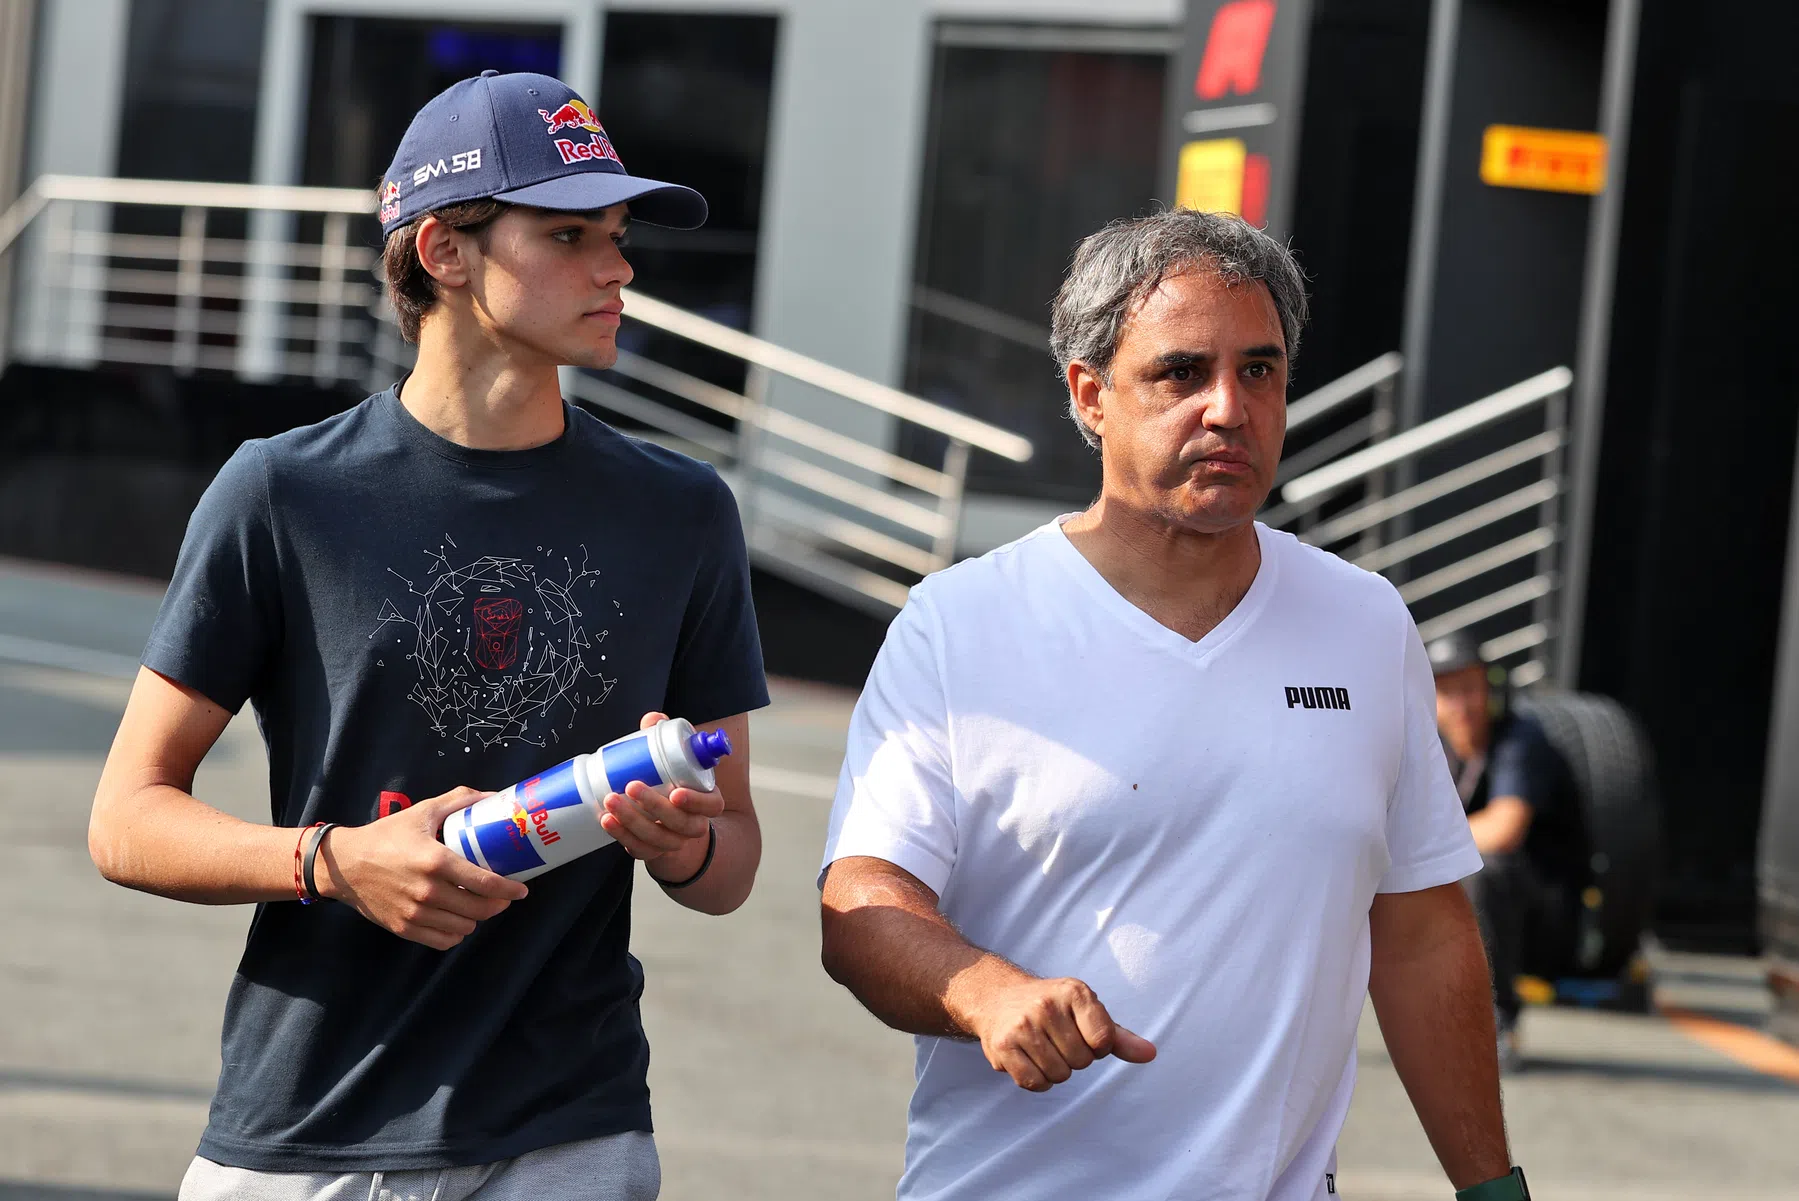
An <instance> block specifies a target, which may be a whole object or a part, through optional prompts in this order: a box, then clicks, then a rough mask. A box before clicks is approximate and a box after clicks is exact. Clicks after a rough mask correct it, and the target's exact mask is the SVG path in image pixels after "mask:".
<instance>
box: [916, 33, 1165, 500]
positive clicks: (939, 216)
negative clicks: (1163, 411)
mask: <svg viewBox="0 0 1799 1201" xmlns="http://www.w3.org/2000/svg"><path fill="white" fill-rule="evenodd" d="M1098 32H1099V34H1100V36H1102V37H1103V38H1104V41H1105V43H1107V44H1108V45H1109V46H1110V47H1113V48H1107V49H1091V48H1088V47H1094V46H1096V45H1098V39H1097V38H1096V37H1095V36H1094V32H1093V31H1079V30H1069V31H1065V32H1064V31H1055V30H1045V29H1031V28H1018V29H1015V30H1007V29H994V28H992V27H974V26H967V25H959V24H955V23H945V24H944V25H942V26H940V27H939V30H938V45H937V49H936V55H935V60H936V61H935V64H934V67H933V72H932V75H933V79H932V86H931V111H930V124H929V128H928V134H927V138H928V140H927V143H926V150H925V173H924V186H923V195H922V200H921V204H920V211H919V232H918V250H917V263H916V267H915V268H914V273H913V279H914V291H913V306H912V321H911V330H910V338H909V342H908V347H907V369H906V372H907V386H908V387H909V388H910V389H911V390H912V391H914V392H916V393H918V394H919V395H921V396H924V397H927V398H929V399H931V400H935V401H937V402H938V403H940V404H945V405H948V406H950V407H952V408H956V409H960V410H962V411H963V412H966V413H969V414H972V415H973V416H976V417H979V418H981V419H983V420H985V421H991V422H993V423H994V424H995V425H1000V426H1004V427H1005V428H1007V429H1011V430H1016V431H1018V432H1019V433H1021V434H1023V435H1024V436H1025V437H1027V438H1029V439H1031V441H1032V442H1033V443H1034V444H1035V446H1036V456H1035V457H1034V458H1033V459H1032V460H1031V461H1030V462H1029V463H1025V464H1022V465H1018V464H1012V463H1007V462H1004V461H1003V460H1000V459H996V458H994V457H992V456H988V455H977V456H975V458H974V461H973V464H972V467H971V470H970V473H969V486H970V487H971V488H974V489H976V490H978V491H983V492H1002V493H1010V494H1014V495H1021V496H1038V497H1043V498H1046V499H1051V500H1057V501H1069V502H1080V501H1084V500H1087V499H1089V498H1091V497H1092V496H1093V494H1094V492H1095V491H1096V490H1097V488H1098V484H1099V464H1098V459H1097V457H1096V456H1095V455H1094V454H1093V453H1092V452H1091V451H1089V450H1088V449H1087V447H1086V444H1085V443H1084V442H1082V440H1081V437H1080V435H1079V433H1077V432H1076V431H1075V429H1074V428H1073V426H1072V425H1071V424H1070V423H1069V421H1068V419H1067V417H1066V416H1065V414H1066V412H1067V393H1066V391H1065V390H1064V389H1063V387H1062V384H1061V381H1060V380H1059V379H1058V378H1057V376H1056V369H1055V363H1054V361H1053V360H1052V359H1051V358H1050V354H1049V343H1048V337H1049V309H1050V302H1051V300H1052V299H1053V297H1054V296H1055V291H1056V288H1057V286H1058V285H1059V284H1060V283H1061V279H1062V273H1063V271H1064V270H1065V269H1066V268H1067V265H1068V258H1069V255H1070V253H1071V252H1072V251H1073V249H1074V246H1075V243H1076V242H1078V241H1080V239H1081V238H1083V237H1085V236H1087V235H1088V234H1090V233H1092V232H1093V231H1095V230H1096V229H1098V228H1099V227H1100V226H1102V225H1104V224H1105V223H1106V222H1107V221H1109V220H1111V219H1112V218H1114V217H1123V216H1131V215H1133V214H1138V213H1143V212H1147V211H1149V210H1150V208H1151V205H1152V203H1153V201H1154V197H1155V191H1156V180H1157V176H1158V172H1159V170H1160V150H1161V137H1162V106H1163V100H1164V90H1165V78H1166V75H1167V66H1168V57H1167V53H1166V50H1165V49H1164V48H1163V47H1165V46H1166V45H1167V44H1168V42H1169V41H1170V38H1169V37H1168V35H1165V34H1162V33H1159V32H1155V31H1146V32H1143V33H1140V34H1139V33H1137V32H1135V31H1128V30H1108V31H1098ZM1058 33H1060V34H1062V36H1060V37H1058V36H1056V35H1057V34H1058ZM1133 46H1140V47H1141V49H1140V50H1137V49H1133V48H1132V47H1133ZM906 437H907V451H908V453H913V454H916V455H918V456H919V457H920V458H921V459H923V460H925V461H933V460H934V459H935V455H934V453H933V449H934V448H933V447H932V446H931V444H930V439H929V437H928V436H926V435H922V434H919V433H917V432H916V431H909V432H908V434H907V435H906ZM936 461H940V460H936Z"/></svg>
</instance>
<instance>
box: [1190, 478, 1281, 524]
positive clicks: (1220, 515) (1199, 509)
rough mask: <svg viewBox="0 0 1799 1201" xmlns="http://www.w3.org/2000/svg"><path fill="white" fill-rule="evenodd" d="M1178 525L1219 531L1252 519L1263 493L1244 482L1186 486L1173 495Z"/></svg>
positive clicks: (1262, 499) (1258, 507)
mask: <svg viewBox="0 0 1799 1201" xmlns="http://www.w3.org/2000/svg"><path fill="white" fill-rule="evenodd" d="M1174 499H1175V505H1176V508H1177V509H1178V510H1179V512H1180V514H1181V524H1182V525H1184V526H1187V527H1188V528H1189V529H1203V530H1206V531H1207V532H1210V533H1221V532H1223V531H1225V530H1230V529H1235V528H1236V527H1238V526H1241V525H1245V524H1247V523H1249V522H1251V521H1254V520H1255V516H1256V512H1257V511H1258V510H1259V509H1261V507H1262V502H1263V501H1264V500H1265V499H1267V494H1266V493H1264V492H1262V491H1261V490H1260V489H1258V488H1254V487H1251V486H1249V485H1248V484H1247V483H1245V484H1215V483H1214V484H1204V485H1198V486H1195V485H1191V484H1190V485H1188V486H1187V487H1184V488H1182V489H1180V491H1179V492H1178V493H1177V494H1176V496H1175V498H1174Z"/></svg>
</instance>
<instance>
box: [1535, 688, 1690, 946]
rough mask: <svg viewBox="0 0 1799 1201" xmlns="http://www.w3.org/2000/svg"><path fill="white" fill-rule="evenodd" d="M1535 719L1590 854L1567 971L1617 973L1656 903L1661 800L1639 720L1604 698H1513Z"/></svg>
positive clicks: (1543, 694)
mask: <svg viewBox="0 0 1799 1201" xmlns="http://www.w3.org/2000/svg"><path fill="white" fill-rule="evenodd" d="M1514 703H1515V704H1516V705H1517V708H1518V710H1519V712H1521V713H1524V714H1526V715H1528V716H1530V717H1533V718H1535V719H1536V720H1537V722H1538V724H1540V725H1541V726H1542V727H1543V732H1544V734H1545V735H1546V736H1547V737H1548V739H1549V743H1550V745H1551V746H1553V747H1554V748H1555V749H1556V751H1557V752H1559V753H1560V754H1561V756H1562V758H1563V759H1564V760H1566V761H1567V764H1568V769H1569V771H1570V772H1571V773H1572V774H1573V777H1574V785H1575V789H1576V791H1577V792H1578V793H1579V794H1580V804H1581V814H1582V817H1583V819H1584V821H1585V824H1586V831H1587V839H1588V843H1589V846H1590V848H1591V853H1592V877H1591V881H1590V883H1591V886H1592V888H1593V889H1594V890H1596V891H1594V892H1589V893H1588V894H1587V896H1586V897H1585V899H1584V904H1583V907H1582V912H1581V914H1580V927H1581V929H1580V934H1579V936H1578V938H1577V940H1576V945H1575V948H1574V964H1573V966H1574V969H1575V971H1576V972H1577V973H1578V974H1580V975H1582V976H1618V975H1620V974H1621V973H1623V972H1624V971H1625V970H1626V969H1627V968H1628V967H1629V965H1630V962H1631V959H1632V957H1633V956H1634V955H1635V954H1636V951H1637V947H1638V943H1639V941H1640V939H1641V937H1642V934H1643V931H1644V929H1645V928H1647V926H1648V924H1649V915H1650V909H1651V907H1652V905H1653V904H1654V901H1655V888H1656V879H1657V876H1658V873H1659V869H1660V865H1661V849H1662V848H1661V843H1662V839H1661V801H1660V796H1659V793H1658V791H1657V788H1656V778H1655V756H1654V752H1653V751H1652V750H1651V748H1650V745H1649V738H1648V736H1647V734H1645V733H1644V731H1643V727H1642V725H1641V724H1640V723H1639V722H1638V721H1637V720H1636V718H1634V717H1633V716H1631V714H1630V712H1629V711H1628V710H1626V709H1625V708H1624V706H1622V705H1620V704H1619V703H1618V702H1617V701H1614V700H1612V699H1611V698H1610V697H1603V696H1596V695H1593V694H1591V693H1581V692H1559V691H1551V690H1547V689H1545V690H1541V691H1533V692H1530V693H1526V694H1521V695H1520V696H1518V697H1517V698H1516V700H1515V702H1514Z"/></svg>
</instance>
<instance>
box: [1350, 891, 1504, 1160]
mask: <svg viewBox="0 0 1799 1201" xmlns="http://www.w3.org/2000/svg"><path fill="white" fill-rule="evenodd" d="M1450 887H1451V888H1454V889H1455V892H1456V893H1457V894H1459V893H1460V889H1459V888H1457V887H1456V886H1454V885H1451V886H1450ZM1457 899H1459V895H1458V897H1457ZM1377 930H1378V927H1377ZM1434 933H1435V934H1436V936H1435V937H1429V938H1413V939H1406V940H1404V941H1399V940H1388V941H1389V943H1395V942H1397V944H1398V945H1390V946H1389V947H1388V948H1387V949H1386V950H1385V951H1384V952H1383V950H1382V948H1381V945H1380V944H1381V939H1380V938H1379V937H1378V934H1377V937H1376V940H1375V953H1374V961H1373V964H1372V969H1371V972H1370V976H1369V984H1368V992H1369V995H1370V996H1371V997H1372V998H1373V1000H1374V1011H1375V1014H1376V1016H1378V1017H1379V1018H1380V1028H1381V1034H1382V1036H1383V1037H1384V1038H1385V1039H1386V1043H1387V1054H1388V1056H1389V1057H1390V1058H1391V1059H1392V1061H1393V1067H1394V1069H1395V1070H1396V1071H1397V1072H1398V1073H1399V1078H1400V1081H1401V1082H1402V1083H1403V1084H1404V1085H1405V1090H1406V1095H1407V1096H1409V1097H1410V1098H1411V1101H1412V1108H1413V1109H1414V1110H1416V1111H1417V1114H1418V1120H1419V1122H1420V1124H1421V1125H1423V1127H1424V1133H1425V1135H1426V1136H1427V1137H1428V1138H1429V1139H1430V1144H1431V1147H1432V1148H1433V1149H1434V1150H1435V1151H1436V1153H1437V1159H1438V1161H1439V1162H1440V1163H1442V1165H1443V1170H1444V1172H1445V1173H1447V1175H1448V1176H1449V1179H1450V1182H1451V1183H1452V1184H1453V1185H1454V1186H1455V1187H1456V1188H1457V1189H1464V1188H1467V1187H1469V1186H1470V1185H1474V1184H1479V1183H1480V1182H1482V1181H1484V1180H1491V1179H1493V1178H1495V1177H1498V1176H1503V1175H1505V1174H1506V1173H1507V1172H1508V1171H1510V1170H1511V1159H1510V1155H1509V1153H1508V1151H1507V1148H1506V1140H1505V1117H1504V1114H1503V1112H1502V1110H1501V1108H1500V1100H1499V1062H1498V1054H1497V1038H1496V1031H1495V1029H1494V1024H1493V992H1492V979H1491V977H1490V976H1489V975H1488V973H1487V961H1486V955H1485V953H1484V952H1483V951H1482V950H1481V944H1480V933H1479V929H1478V927H1477V926H1476V924H1475V920H1474V914H1473V911H1472V910H1471V909H1468V908H1466V906H1465V902H1464V904H1463V905H1462V906H1461V907H1459V908H1456V909H1454V910H1452V911H1451V912H1450V913H1449V914H1446V915H1445V918H1444V919H1443V921H1442V923H1441V928H1440V929H1439V930H1437V931H1435V932H1434Z"/></svg>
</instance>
